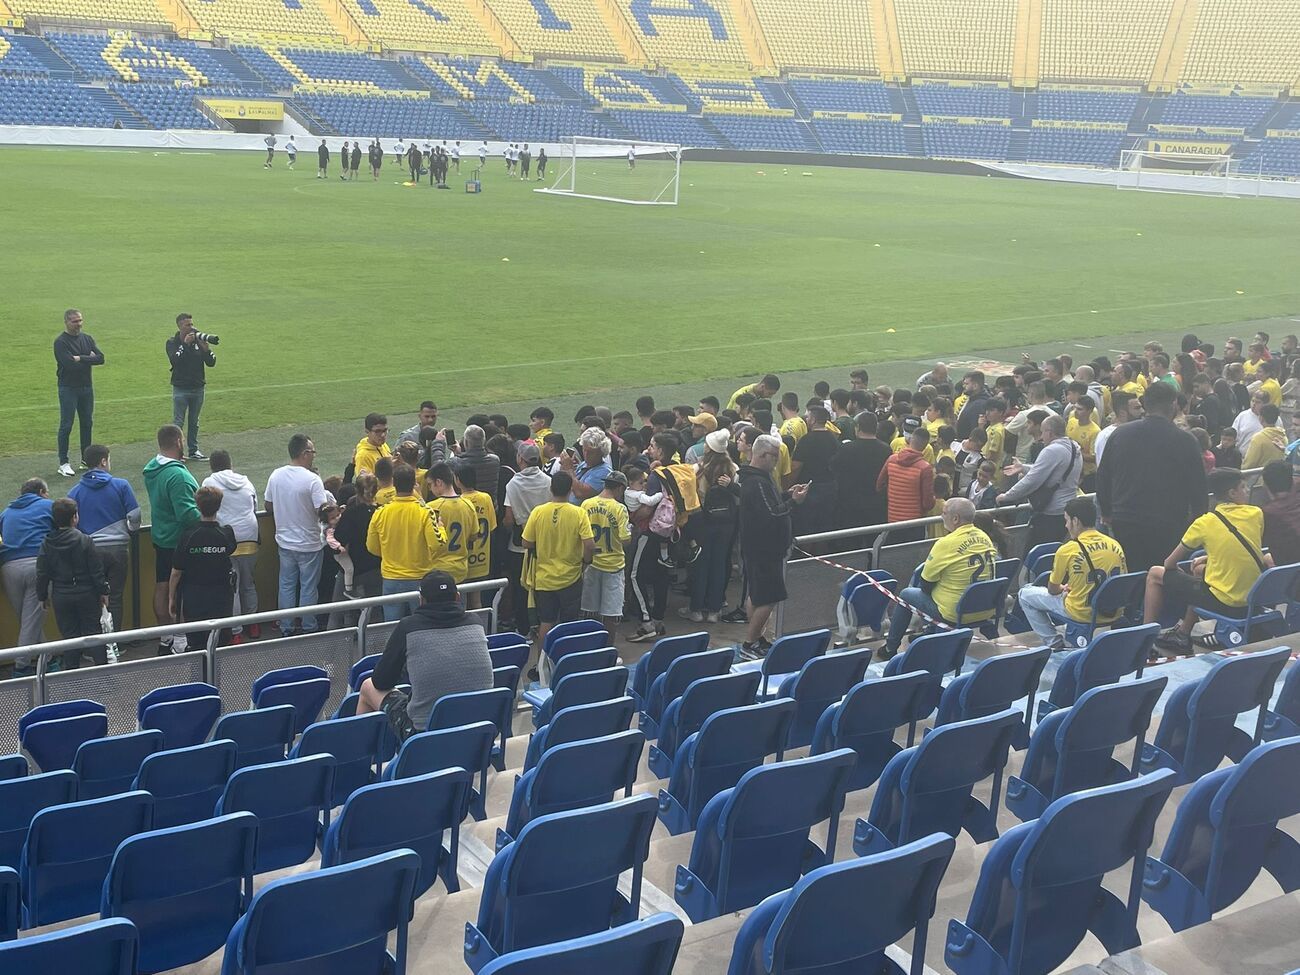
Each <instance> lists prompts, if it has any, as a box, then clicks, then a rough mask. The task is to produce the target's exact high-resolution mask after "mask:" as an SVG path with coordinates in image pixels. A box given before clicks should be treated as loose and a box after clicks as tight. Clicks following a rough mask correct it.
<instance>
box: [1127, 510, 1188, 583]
mask: <svg viewBox="0 0 1300 975" xmlns="http://www.w3.org/2000/svg"><path fill="white" fill-rule="evenodd" d="M1110 527H1111V530H1112V531H1113V532H1114V533H1115V541H1117V542H1119V543H1120V545H1121V546H1122V547H1123V549H1124V561H1125V563H1127V565H1128V570H1129V572H1145V571H1146V570H1147V569H1149V568H1151V567H1152V566H1153V565H1164V563H1165V559H1167V558H1169V553H1170V552H1172V551H1173V550H1174V549H1175V548H1176V547H1177V545H1178V543H1179V542H1180V541H1182V538H1183V532H1184V531H1186V530H1187V526H1186V525H1179V524H1161V523H1160V522H1153V521H1120V520H1118V519H1116V520H1114V521H1112V522H1111V525H1110Z"/></svg>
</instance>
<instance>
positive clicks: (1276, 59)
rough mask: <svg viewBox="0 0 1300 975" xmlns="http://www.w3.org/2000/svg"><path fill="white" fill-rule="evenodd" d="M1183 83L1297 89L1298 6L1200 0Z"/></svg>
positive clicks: (1282, 1) (1290, 1) (1277, 1)
mask: <svg viewBox="0 0 1300 975" xmlns="http://www.w3.org/2000/svg"><path fill="white" fill-rule="evenodd" d="M1182 80H1183V81H1187V82H1219V83H1225V82H1231V83H1235V84H1259V85H1292V84H1295V83H1296V82H1297V80H1300V3H1297V2H1296V0H1199V3H1198V14H1197V20H1196V30H1195V32H1194V33H1193V34H1192V38H1191V43H1190V45H1189V46H1188V49H1187V63H1186V65H1185V66H1184V67H1183V72H1182Z"/></svg>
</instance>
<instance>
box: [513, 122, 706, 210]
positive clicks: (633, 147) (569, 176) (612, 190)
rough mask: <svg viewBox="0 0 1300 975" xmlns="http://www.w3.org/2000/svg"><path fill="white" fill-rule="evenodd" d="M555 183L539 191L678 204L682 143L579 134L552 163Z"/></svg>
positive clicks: (559, 194)
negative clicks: (637, 140)
mask: <svg viewBox="0 0 1300 975" xmlns="http://www.w3.org/2000/svg"><path fill="white" fill-rule="evenodd" d="M552 166H553V167H554V173H555V176H554V178H553V179H552V181H551V185H550V186H547V187H542V188H539V189H538V190H537V192H538V193H552V194H555V195H557V196H576V197H581V198H583V199H587V200H607V201H609V202H611V203H635V204H640V205H650V206H676V205H677V195H678V188H679V186H680V185H681V175H682V147H681V146H679V145H673V144H670V143H666V142H630V141H621V140H618V139H595V138H589V137H587V136H574V137H573V138H571V139H570V140H569V141H568V142H567V143H565V144H564V148H563V152H562V153H560V154H559V156H558V158H556V159H555V160H554V161H553V162H552Z"/></svg>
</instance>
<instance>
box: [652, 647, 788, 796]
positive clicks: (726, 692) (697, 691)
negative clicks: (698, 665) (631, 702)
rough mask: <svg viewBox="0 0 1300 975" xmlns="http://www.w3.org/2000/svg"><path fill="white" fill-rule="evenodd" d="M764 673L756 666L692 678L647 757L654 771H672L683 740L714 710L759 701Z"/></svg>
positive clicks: (665, 718) (667, 713)
mask: <svg viewBox="0 0 1300 975" xmlns="http://www.w3.org/2000/svg"><path fill="white" fill-rule="evenodd" d="M760 680H762V675H761V674H759V672H758V671H756V670H748V671H743V672H741V673H738V674H722V675H720V676H718V677H702V678H700V679H699V680H696V681H692V682H691V683H690V684H689V685H688V686H687V688H686V690H685V691H684V692H683V693H682V695H681V697H679V698H677V699H676V700H675V701H673V702H672V703H671V704H669V705H668V707H667V708H665V709H664V713H663V719H662V722H661V723H660V726H659V740H658V741H657V742H655V744H653V745H651V746H650V752H649V754H648V755H647V757H646V761H647V764H648V765H649V767H650V771H651V772H653V773H654V774H655V775H656V776H657V777H658V778H661V779H666V778H668V776H670V775H671V774H672V771H673V759H674V758H675V757H676V755H677V749H678V748H679V747H680V745H681V743H682V742H684V741H686V739H688V738H690V736H691V735H693V734H695V732H697V731H699V730H700V727H701V726H702V725H703V724H704V721H705V719H707V718H708V717H709V715H711V714H716V713H717V712H719V711H726V710H728V709H730V708H743V707H746V706H747V705H750V704H753V703H755V701H756V700H757V695H758V684H759V681H760Z"/></svg>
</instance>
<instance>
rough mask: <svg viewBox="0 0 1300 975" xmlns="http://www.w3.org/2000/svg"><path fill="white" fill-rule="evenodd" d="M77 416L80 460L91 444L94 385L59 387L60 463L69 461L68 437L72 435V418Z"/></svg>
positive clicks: (93, 415)
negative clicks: (79, 436) (79, 435)
mask: <svg viewBox="0 0 1300 975" xmlns="http://www.w3.org/2000/svg"><path fill="white" fill-rule="evenodd" d="M74 416H75V417H76V419H77V423H78V426H79V427H80V433H81V450H80V452H79V453H78V454H77V459H78V460H80V459H81V458H82V456H83V455H84V454H85V453H86V448H87V447H89V446H90V444H91V439H90V436H91V429H92V427H93V425H94V418H95V387H94V386H60V387H59V463H60V464H66V463H68V439H69V438H70V437H71V436H72V419H73V417H74Z"/></svg>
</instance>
